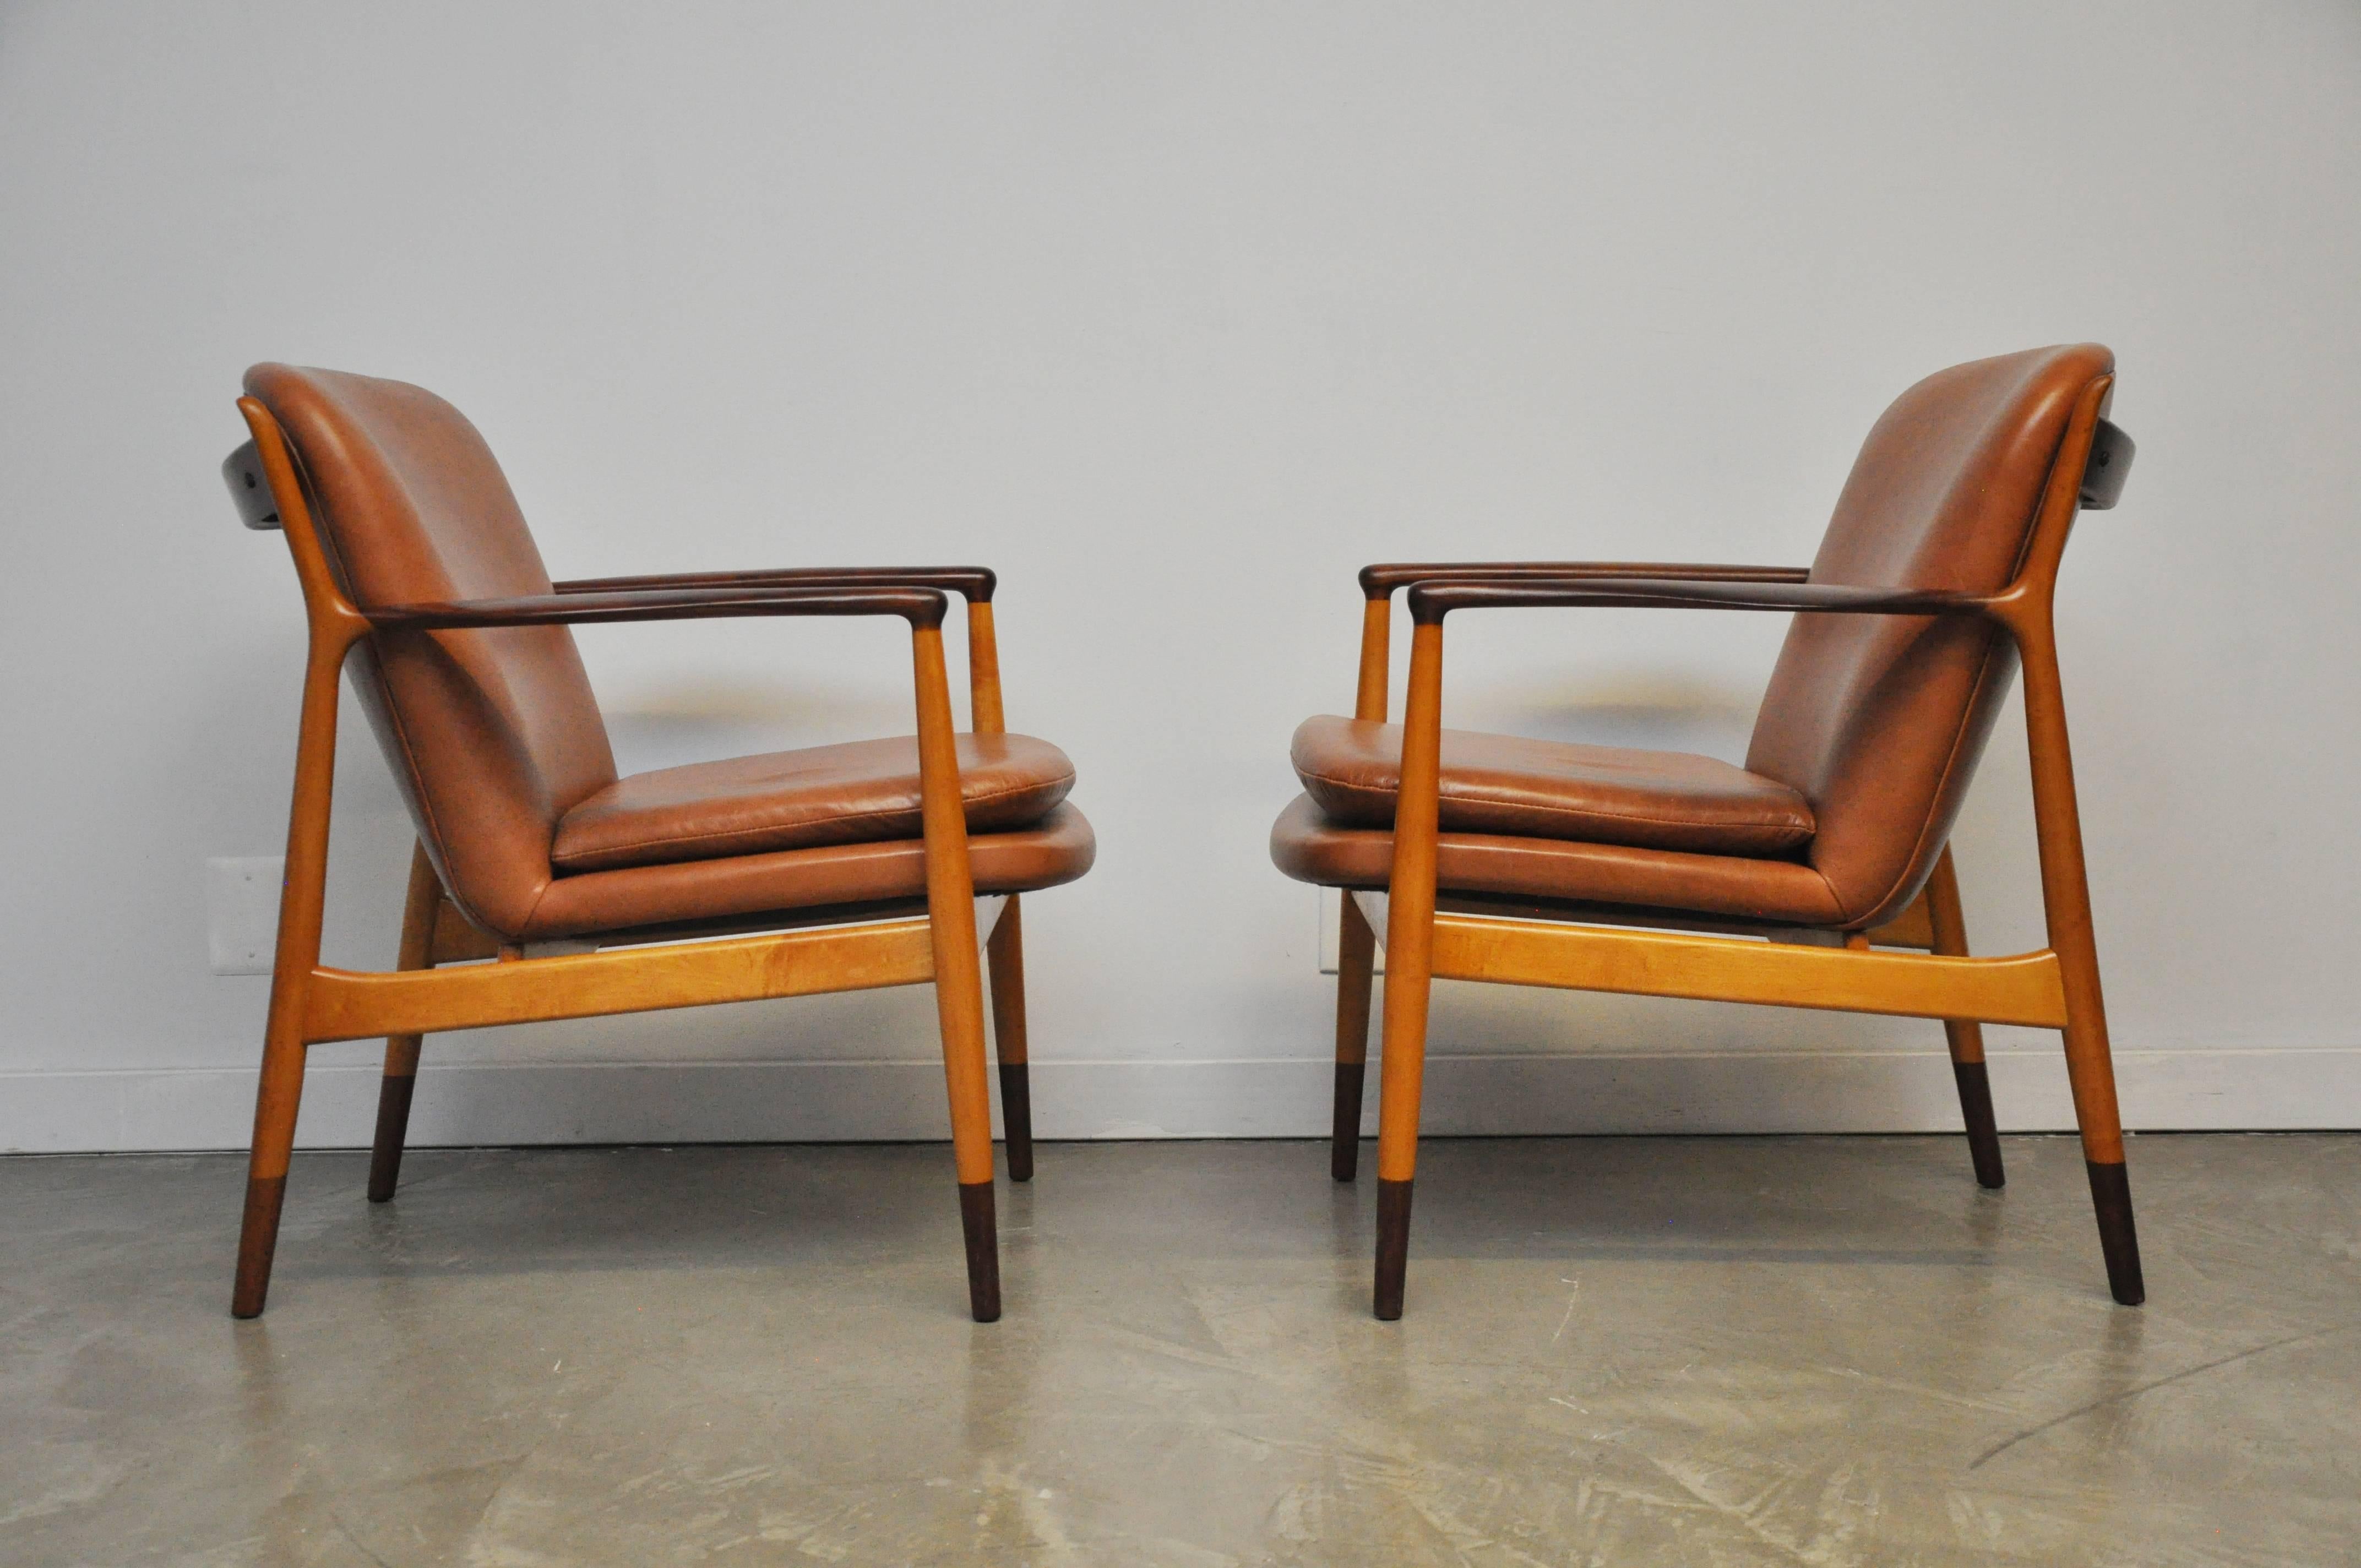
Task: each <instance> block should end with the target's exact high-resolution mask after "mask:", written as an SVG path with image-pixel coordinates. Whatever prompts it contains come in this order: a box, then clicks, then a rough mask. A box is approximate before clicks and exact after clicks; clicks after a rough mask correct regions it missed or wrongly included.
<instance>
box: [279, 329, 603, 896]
mask: <svg viewBox="0 0 2361 1568" xmlns="http://www.w3.org/2000/svg"><path fill="white" fill-rule="evenodd" d="M246 389H247V392H248V393H250V394H251V395H252V396H254V397H255V398H257V399H258V400H261V402H262V403H263V405H264V406H265V407H267V408H269V411H270V412H271V414H272V415H273V417H275V418H276V419H277V420H278V421H279V422H280V426H281V427H282V428H284V429H285V431H286V432H287V434H288V436H289V438H290V439H291V441H292V443H293V444H294V447H295V455H296V458H297V460H298V462H299V464H300V465H301V466H302V472H303V476H304V479H305V483H306V485H307V486H308V487H309V488H310V490H311V492H312V497H313V507H314V510H315V512H316V514H317V517H318V521H319V523H320V527H321V531H322V533H323V535H324V537H323V541H322V542H323V543H324V545H325V546H326V547H327V549H328V551H329V554H330V555H331V557H332V560H333V562H334V565H335V570H336V572H337V575H338V576H339V577H340V578H341V579H342V581H343V586H344V588H345V591H346V593H347V594H349V595H350V596H351V598H352V599H353V602H354V603H355V604H357V605H359V606H360V607H361V608H363V609H372V608H379V607H383V606H387V605H395V604H414V603H418V602H421V601H424V600H448V599H471V598H510V597H513V596H518V595H526V594H545V593H548V592H549V591H550V581H549V572H548V570H547V569H546V568H545V567H544V566H543V565H542V561H541V552H540V551H539V550H538V549H537V548H535V546H534V544H533V535H532V533H531V532H528V531H527V530H526V528H525V523H524V516H523V514H522V512H521V511H520V510H518V508H517V502H516V497H515V495H514V494H513V493H512V492H511V490H510V489H509V483H508V478H507V477H506V476H505V475H503V474H502V473H501V472H500V464H499V463H498V462H496V461H495V460H494V459H493V457H492V454H491V449H490V448H489V447H488V446H486V445H485V444H484V438H483V437H482V436H481V435H479V434H478V433H477V432H476V427H475V426H474V425H472V424H470V423H468V422H467V416H465V415H464V414H462V413H460V411H458V410H457V409H455V408H453V407H452V406H451V405H450V404H449V403H446V402H445V401H444V400H442V399H440V398H438V397H436V396H434V393H432V392H429V391H426V390H425V389H423V388H419V387H412V386H410V385H407V384H406V383H404V382H401V381H384V380H379V379H376V378H372V377H368V376H347V375H344V374H340V373H338V372H336V371H333V370H309V369H300V368H297V367H292V366H287V365H258V366H256V367H254V368H253V369H251V370H248V371H247V373H246ZM354 674H355V676H356V680H355V685H356V686H357V689H358V692H359V696H360V698H361V703H362V706H363V707H364V708H366V709H367V710H368V715H369V719H370V722H371V723H372V725H374V726H375V728H376V729H377V733H378V739H379V742H380V743H381V744H382V745H383V746H384V748H385V753H386V760H387V761H388V762H390V764H391V765H392V768H393V773H394V777H395V778H396V780H397V781H399V783H400V784H401V790H402V793H403V795H405V796H406V797H407V798H408V800H409V802H410V807H411V812H412V816H413V817H415V818H416V820H417V823H418V829H419V836H420V839H422V841H423V842H424V843H425V845H426V847H427V850H428V853H429V854H430V855H432V856H433V857H434V861H435V865H436V869H437V870H439V871H440V872H442V873H443V880H444V885H445V887H447V888H448V889H449V890H450V891H451V894H452V896H453V897H454V898H455V899H456V900H457V901H458V903H459V905H461V907H462V908H464V909H465V910H467V913H468V914H469V915H470V916H473V917H474V918H475V919H476V920H478V922H479V923H481V924H483V925H485V926H487V927H489V928H490V929H492V930H494V931H497V932H502V933H511V932H515V931H519V930H522V928H523V927H524V925H525V921H526V919H527V917H528V916H530V915H531V914H532V912H533V905H534V904H535V903H536V902H537V901H538V900H539V898H540V896H541V893H542V890H543V889H544V887H545V886H547V885H548V883H549V880H550V874H551V873H550V865H549V850H550V844H551V841H552V840H553V839H555V836H556V831H557V819H558V818H559V817H561V816H563V815H564V814H565V813H566V811H567V810H568V809H569V808H570V807H572V806H575V805H576V804H577V802H579V801H581V800H583V799H584V798H586V797H587V796H588V795H593V794H595V793H597V792H598V790H601V789H603V788H605V787H606V786H607V785H609V784H612V783H613V782H614V781H615V758H614V753H613V752H612V751H610V750H609V746H608V742H607V729H606V726H605V724H604V723H603V722H602V721H601V720H600V718H599V717H598V704H597V702H596V701H595V700H594V699H593V697H592V696H591V693H590V682H589V679H588V676H587V675H585V674H584V673H583V669H582V660H581V657H580V655H579V654H578V653H577V652H576V651H575V646H574V637H573V634H572V633H571V632H569V631H568V630H566V628H564V627H562V626H551V627H506V628H500V629H499V630H478V631H432V632H412V633H406V634H400V635H394V634H387V633H379V634H377V635H375V636H372V637H371V638H369V639H368V641H365V642H364V643H362V644H361V646H360V647H359V648H358V649H357V650H356V652H355V666H354Z"/></svg>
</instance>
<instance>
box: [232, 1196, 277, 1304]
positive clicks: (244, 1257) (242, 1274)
mask: <svg viewBox="0 0 2361 1568" xmlns="http://www.w3.org/2000/svg"><path fill="white" fill-rule="evenodd" d="M286 1197H287V1179H286V1178H285V1177H283V1176H267V1177H262V1176H258V1177H250V1178H248V1179H247V1183H246V1218H245V1220H244V1222H243V1223H241V1224H240V1225H239V1226H238V1234H237V1283H236V1285H234V1286H233V1287H232V1288H231V1289H230V1297H229V1315H230V1316H231V1317H233V1318H258V1317H260V1316H262V1301H263V1298H264V1297H266V1296H268V1295H269V1293H270V1258H271V1255H272V1254H273V1253H275V1252H277V1251H278V1250H279V1206H280V1203H281V1202H283V1201H285V1199H286Z"/></svg>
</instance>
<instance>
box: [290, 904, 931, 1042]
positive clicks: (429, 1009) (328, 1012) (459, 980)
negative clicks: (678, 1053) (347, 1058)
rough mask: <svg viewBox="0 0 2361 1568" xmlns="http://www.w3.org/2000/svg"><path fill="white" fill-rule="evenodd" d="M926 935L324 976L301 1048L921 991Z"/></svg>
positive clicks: (835, 936)
mask: <svg viewBox="0 0 2361 1568" xmlns="http://www.w3.org/2000/svg"><path fill="white" fill-rule="evenodd" d="M928 925H929V923H928V921H926V920H924V919H916V920H892V921H886V922H884V923H882V924H879V925H874V926H852V927H834V928H826V929H821V930H813V931H785V932H774V933H771V934H769V935H766V936H760V937H741V938H730V939H729V940H725V941H717V942H697V943H685V944H682V945H680V946H676V947H652V948H622V949H620V950H616V951H611V952H603V953H580V954H575V955H570V956H566V957H561V958H546V959H518V960H516V961H514V962H511V963H496V964H484V965H478V966H476V967H473V968H462V969H445V970H398V971H395V972H392V973H383V974H370V973H362V972H358V971H357V970H341V969H329V968H325V967H320V968H315V969H313V970H312V974H311V981H310V983H309V984H308V985H306V987H305V988H304V991H305V996H304V1015H303V1039H304V1042H305V1043H306V1044H312V1045H316V1044H318V1043H320V1042H322V1041H325V1040H358V1039H367V1038H368V1037H369V1036H375V1035H424V1034H440V1033H442V1032H443V1031H444V1030H446V1029H481V1028H486V1027H489V1025H495V1024H529V1023H542V1022H546V1021H548V1020H551V1019H556V1018H593V1017H600V1016H603V1015H605V1014H610V1013H647V1012H654V1011H657V1010H660V1009H663V1008H667V1007H698V1006H703V1005H705V1004H706V1003H715V1002H754V1001H762V1000H766V999H769V998H773V997H780V996H809V995H812V994H815V993H817V992H829V991H869V990H874V989H876V988H878V987H881V986H889V985H917V984H918V983H920V982H921V981H929V980H932V979H934V978H935V959H934V948H933V938H932V936H931V933H930V931H929V928H928Z"/></svg>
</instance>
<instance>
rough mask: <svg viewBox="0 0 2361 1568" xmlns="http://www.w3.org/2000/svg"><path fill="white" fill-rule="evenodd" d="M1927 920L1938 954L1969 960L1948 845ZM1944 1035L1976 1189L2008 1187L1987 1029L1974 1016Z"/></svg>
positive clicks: (1948, 1022)
mask: <svg viewBox="0 0 2361 1568" xmlns="http://www.w3.org/2000/svg"><path fill="white" fill-rule="evenodd" d="M1927 924H1928V925H1929V926H1930V927H1932V928H1933V931H1934V950H1935V951H1936V952H1938V953H1939V954H1941V955H1942V956H1943V957H1945V958H1954V959H1963V958H1966V957H1967V956H1968V924H1967V920H1966V918H1965V917H1964V916H1962V915H1961V914H1960V876H1959V872H1957V871H1956V870H1955V869H1954V868H1953V867H1952V864H1951V848H1950V846H1949V845H1948V844H1946V845H1945V846H1943V853H1942V856H1941V858H1940V859H1938V860H1937V861H1936V862H1935V874H1934V875H1933V876H1931V877H1929V878H1927ZM1943 1036H1944V1038H1945V1039H1946V1040H1947V1041H1948V1042H1949V1045H1950V1047H1951V1076H1952V1077H1953V1078H1954V1079H1955V1080H1958V1083H1959V1086H1960V1119H1961V1120H1962V1121H1964V1122H1966V1124H1967V1126H1968V1157H1969V1159H1971V1161H1973V1162H1974V1164H1975V1168H1976V1185H1978V1186H1979V1187H1986V1188H1998V1187H2002V1186H2005V1185H2006V1184H2007V1181H2008V1175H2007V1172H2006V1171H2005V1170H2004V1169H2003V1168H2002V1166H2001V1159H2000V1128H1999V1127H1998V1125H1997V1124H1994V1122H1993V1099H1992V1076H1991V1074H1990V1072H1989V1071H1988V1070H1987V1069H1985V1067H1984V1026H1983V1025H1982V1024H1979V1023H1977V1022H1976V1021H1975V1020H1973V1019H1972V1018H1946V1019H1944V1020H1943Z"/></svg>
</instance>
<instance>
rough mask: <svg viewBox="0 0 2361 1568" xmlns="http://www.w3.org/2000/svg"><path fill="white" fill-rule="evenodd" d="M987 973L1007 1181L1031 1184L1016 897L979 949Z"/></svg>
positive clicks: (1021, 938)
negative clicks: (1005, 1152)
mask: <svg viewBox="0 0 2361 1568" xmlns="http://www.w3.org/2000/svg"><path fill="white" fill-rule="evenodd" d="M984 956H985V958H986V959H988V960H989V962H990V967H991V970H992V1042H993V1048H994V1051H995V1052H996V1053H997V1054H998V1056H999V1058H1000V1125H1001V1128H1002V1130H1003V1131H1004V1132H1005V1134H1006V1135H1007V1146H1008V1179H1009V1180H1011V1181H1030V1180H1032V1179H1033V1083H1032V1080H1031V1077H1030V1075H1029V1074H1028V1073H1027V1069H1026V1055H1025V927H1024V916H1023V912H1022V911H1021V910H1020V908H1019V907H1018V903H1017V898H1016V894H1010V895H1009V898H1008V904H1007V905H1006V907H1005V908H1003V909H1002V910H1001V912H1000V924H999V925H997V926H995V927H993V929H992V939H991V940H990V941H989V942H987V943H985V944H984Z"/></svg>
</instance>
